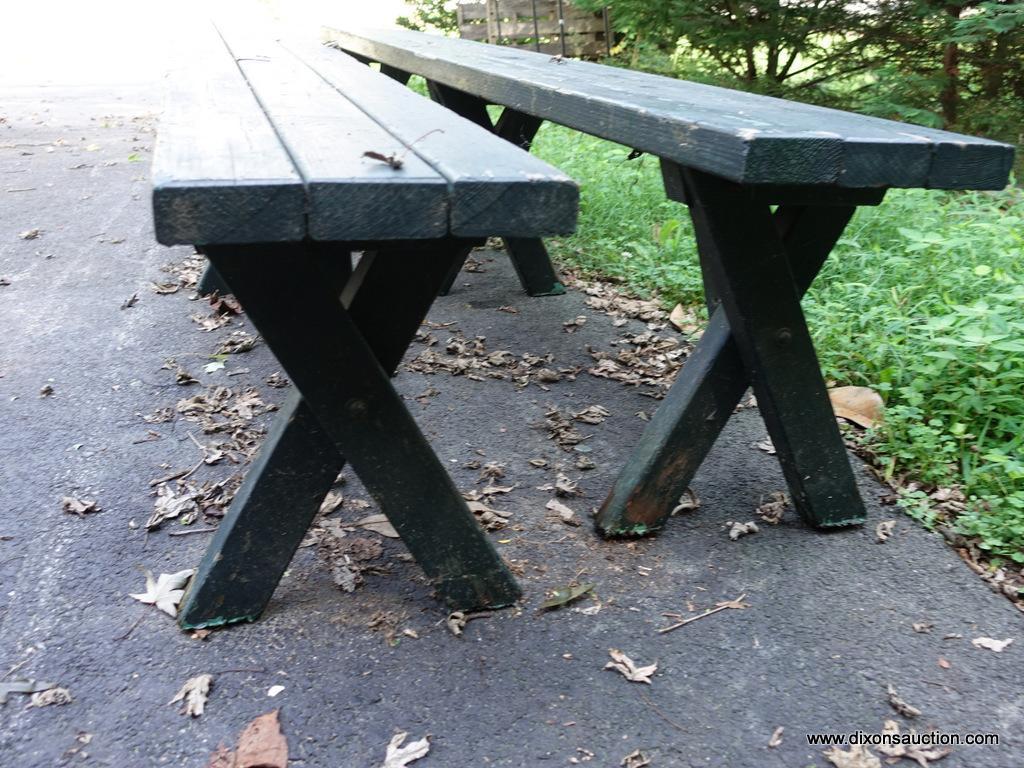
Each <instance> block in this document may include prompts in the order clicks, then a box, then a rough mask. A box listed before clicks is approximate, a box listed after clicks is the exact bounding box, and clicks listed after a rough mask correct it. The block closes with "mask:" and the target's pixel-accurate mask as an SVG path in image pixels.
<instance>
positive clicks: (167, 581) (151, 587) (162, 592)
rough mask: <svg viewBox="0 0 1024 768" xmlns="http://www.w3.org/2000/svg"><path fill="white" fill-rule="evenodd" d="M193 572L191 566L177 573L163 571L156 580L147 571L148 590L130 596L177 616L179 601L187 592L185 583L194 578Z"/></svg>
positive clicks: (169, 614)
mask: <svg viewBox="0 0 1024 768" xmlns="http://www.w3.org/2000/svg"><path fill="white" fill-rule="evenodd" d="M193 573H195V570H193V569H191V568H189V569H188V570H186V571H178V572H177V573H161V574H160V575H159V576H158V577H157V579H156V581H154V580H153V574H152V573H150V572H149V571H145V574H146V591H145V592H140V593H137V594H131V595H128V596H129V597H133V598H135V599H136V600H138V601H139V602H140V603H146V604H147V605H155V606H156V607H157V608H159V609H160V610H161V611H163V612H164V613H166V614H167V615H168V616H177V615H178V603H180V602H181V598H182V597H183V596H184V594H185V589H184V587H185V584H187V583H188V580H189V579H190V578H192V574H193Z"/></svg>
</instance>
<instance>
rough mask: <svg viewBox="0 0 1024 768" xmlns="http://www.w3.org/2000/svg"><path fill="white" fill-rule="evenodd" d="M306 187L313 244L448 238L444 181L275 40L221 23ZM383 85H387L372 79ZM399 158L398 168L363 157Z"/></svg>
mask: <svg viewBox="0 0 1024 768" xmlns="http://www.w3.org/2000/svg"><path fill="white" fill-rule="evenodd" d="M220 29H221V33H222V34H223V35H224V39H225V40H226V42H227V45H228V48H229V50H230V51H231V53H232V54H233V55H234V57H235V59H236V60H237V61H238V66H239V68H240V69H241V70H242V72H243V74H244V75H245V78H246V80H247V81H248V83H249V86H250V87H251V88H252V90H253V93H254V94H255V95H256V99H257V100H258V101H259V103H260V105H261V106H262V107H263V110H264V112H265V113H266V114H267V116H268V118H269V119H270V121H271V123H272V124H273V126H274V128H275V129H276V131H277V133H278V136H279V137H280V139H281V141H282V142H283V144H284V145H285V147H286V148H287V150H288V153H289V154H290V156H291V158H292V161H293V162H294V163H295V166H296V168H297V169H298V170H299V172H300V173H301V175H302V178H303V181H304V182H305V184H306V192H307V197H308V208H307V212H308V214H309V223H308V228H309V236H310V237H312V238H313V239H315V240H348V241H352V240H367V239H413V238H436V237H443V236H444V235H446V234H447V233H448V204H449V192H448V182H447V180H446V179H445V178H444V177H443V176H441V175H440V174H439V173H438V172H437V171H436V170H434V169H433V168H432V167H431V166H430V165H428V164H427V163H425V162H424V161H423V160H421V159H420V158H419V157H417V156H416V155H412V154H406V153H405V147H404V146H403V145H402V143H401V141H400V140H399V139H396V138H395V137H394V136H393V135H392V134H391V133H389V132H388V131H386V130H385V129H384V128H382V127H381V126H380V125H378V124H377V123H376V122H375V121H374V120H373V119H372V118H370V117H368V116H367V115H366V114H365V113H364V112H363V111H362V110H360V109H359V108H358V107H357V106H356V105H354V104H353V103H352V102H351V101H349V100H348V99H346V98H345V97H344V96H342V95H341V94H340V93H339V92H338V91H337V90H336V89H334V88H332V87H331V86H330V85H328V84H327V83H326V82H324V81H323V79H321V78H320V77H317V75H316V74H315V73H314V72H312V71H311V70H310V69H309V68H308V67H306V66H303V64H302V63H301V62H300V61H298V60H296V59H295V57H294V56H292V55H291V54H290V53H288V51H286V50H285V49H284V48H283V47H282V46H281V45H280V44H279V43H277V42H275V41H273V40H271V39H269V38H268V37H265V36H252V35H249V34H248V33H246V32H237V31H234V30H232V29H231V27H230V26H226V25H225V26H221V28H220ZM377 77H378V79H379V80H380V81H381V82H382V83H384V84H389V83H390V81H388V80H385V79H384V78H383V77H380V76H377ZM367 151H372V152H377V153H380V154H382V155H385V156H387V155H396V156H403V161H402V167H401V168H399V169H395V168H392V167H391V166H389V165H387V164H386V163H383V162H380V161H378V160H374V159H372V158H370V157H365V156H364V155H363V153H364V152H367Z"/></svg>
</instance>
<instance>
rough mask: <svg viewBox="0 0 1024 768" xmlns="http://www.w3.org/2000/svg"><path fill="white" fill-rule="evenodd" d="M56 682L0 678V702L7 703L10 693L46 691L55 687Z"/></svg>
mask: <svg viewBox="0 0 1024 768" xmlns="http://www.w3.org/2000/svg"><path fill="white" fill-rule="evenodd" d="M56 687H57V684H56V683H44V682H42V681H36V680H24V679H21V678H15V679H14V680H7V681H4V680H0V704H6V703H7V696H8V694H11V693H31V694H35V693H39V692H41V691H48V690H50V689H52V688H56Z"/></svg>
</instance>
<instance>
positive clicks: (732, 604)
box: [658, 592, 748, 634]
mask: <svg viewBox="0 0 1024 768" xmlns="http://www.w3.org/2000/svg"><path fill="white" fill-rule="evenodd" d="M746 596H747V593H746V592H744V593H743V594H742V595H740V596H739V597H737V598H736V599H735V600H726V601H725V602H724V603H719V604H718V605H717V606H716V607H714V608H709V609H708V610H706V611H704V613H700V614H697V615H696V616H691V617H690V618H688V619H683V620H682V621H679V622H676V623H675V624H671V625H669V626H667V627H662V628H661V629H659V630H658V634H664V633H666V632H671V631H672V630H674V629H679V628H680V627H685V626H686V625H687V624H690V623H691V622H694V621H696V620H697V619H703V618H705V617H707V616H710V615H711V614H713V613H718V612H719V611H727V610H729V609H730V608H747V607H748V606H747V604H746V603H744V602H743V598H744V597H746Z"/></svg>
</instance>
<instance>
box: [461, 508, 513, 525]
mask: <svg viewBox="0 0 1024 768" xmlns="http://www.w3.org/2000/svg"><path fill="white" fill-rule="evenodd" d="M466 505H467V506H468V507H469V511H470V512H472V513H473V514H474V515H476V519H477V520H479V521H480V524H481V525H482V526H483V527H484V530H486V531H500V530H501V529H502V528H504V527H505V526H506V525H507V524H508V518H510V517H511V516H512V513H511V512H506V511H504V510H501V509H494V508H493V507H488V506H487V505H486V504H484V503H483V502H480V501H467V502H466Z"/></svg>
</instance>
